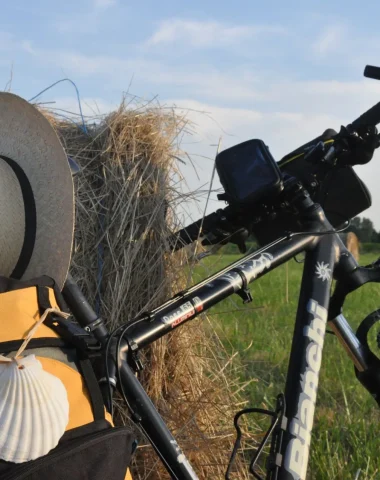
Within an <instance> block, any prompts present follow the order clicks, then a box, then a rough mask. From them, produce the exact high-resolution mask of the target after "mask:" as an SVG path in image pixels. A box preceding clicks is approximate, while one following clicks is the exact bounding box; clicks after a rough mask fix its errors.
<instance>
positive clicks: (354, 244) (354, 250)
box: [341, 232, 360, 262]
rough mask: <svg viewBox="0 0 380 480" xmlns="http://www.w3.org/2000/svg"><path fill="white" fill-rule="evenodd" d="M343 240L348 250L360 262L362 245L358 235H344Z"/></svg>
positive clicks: (349, 233) (350, 233)
mask: <svg viewBox="0 0 380 480" xmlns="http://www.w3.org/2000/svg"><path fill="white" fill-rule="evenodd" d="M341 238H342V240H343V243H344V245H345V246H346V248H347V250H348V251H349V252H350V253H351V254H352V255H353V256H354V258H355V260H356V261H357V262H358V261H359V257H360V252H359V250H360V243H359V239H358V237H357V236H356V234H355V233H354V232H348V233H345V234H342V235H341Z"/></svg>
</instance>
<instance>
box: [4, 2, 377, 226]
mask: <svg viewBox="0 0 380 480" xmlns="http://www.w3.org/2000/svg"><path fill="white" fill-rule="evenodd" d="M379 15H380V3H377V2H372V3H371V6H370V8H369V5H367V7H366V8H363V7H362V6H360V5H359V3H358V2H357V1H355V2H354V1H340V0H339V1H335V2H327V1H319V2H295V1H286V2H283V1H280V0H276V1H266V2H258V1H255V0H235V1H234V2H220V1H219V2H217V1H214V0H211V1H210V0H208V1H207V2H205V1H203V2H201V1H200V0H193V1H191V2H179V1H178V0H177V1H172V0H162V1H160V2H156V1H147V0H145V1H141V2H128V1H122V0H86V1H81V0H77V1H75V2H74V1H65V2H52V1H39V0H35V1H33V2H30V1H26V0H24V1H19V2H13V3H12V2H6V3H4V5H2V14H1V17H0V88H5V87H6V85H7V83H8V81H9V79H10V74H11V71H12V86H11V88H12V91H13V92H14V93H17V94H19V95H21V96H23V97H24V98H27V99H29V98H31V97H33V96H34V95H35V94H36V93H38V92H39V91H41V90H42V89H43V88H44V87H46V86H47V85H49V84H51V83H52V82H54V81H56V80H59V79H60V78H63V77H70V78H71V79H72V80H74V81H75V82H76V84H77V85H78V88H79V90H80V93H81V97H82V99H83V108H84V111H85V112H86V113H91V112H92V111H94V110H96V111H100V112H102V113H103V112H106V111H109V110H110V109H112V108H113V107H114V106H115V105H117V103H118V102H119V100H120V98H121V96H122V93H123V91H126V90H128V89H129V91H130V92H131V93H133V94H135V95H138V96H140V97H143V98H146V99H150V98H152V97H154V96H156V95H157V96H158V98H159V101H160V102H161V103H162V104H164V105H176V106H177V107H178V109H179V110H178V111H179V112H182V113H183V114H186V115H187V116H188V118H189V120H191V121H193V122H194V124H195V127H194V128H195V131H196V132H195V134H194V135H193V136H192V137H189V138H185V139H184V144H183V148H184V149H185V150H186V151H187V152H188V153H189V154H190V155H192V157H193V160H194V163H195V164H196V167H197V170H198V177H199V178H198V177H197V176H196V175H195V174H194V172H193V169H192V167H190V166H187V167H182V168H183V174H184V175H185V177H186V181H187V183H188V185H189V186H188V188H190V189H194V188H198V187H200V186H203V188H207V185H208V182H209V180H210V177H211V171H212V165H213V156H214V152H215V143H216V142H217V141H218V139H219V137H220V136H222V148H223V147H226V146H229V145H232V144H234V143H238V142H241V141H244V140H247V139H249V138H255V137H256V138H257V137H258V138H262V139H263V140H265V141H266V143H267V144H268V145H269V146H270V148H271V150H272V153H273V154H274V155H275V156H276V158H278V159H280V158H281V156H283V155H285V154H286V153H288V151H290V150H292V149H294V148H296V147H297V146H298V145H300V144H302V143H304V142H305V141H307V140H309V139H311V138H313V137H315V136H316V135H318V134H319V133H321V132H322V131H323V130H324V129H326V128H328V127H333V128H336V129H337V128H339V126H340V125H341V124H345V123H349V122H350V121H351V120H353V119H354V118H356V117H357V116H358V115H359V114H360V113H361V112H362V111H364V110H366V109H367V108H369V107H370V106H371V105H373V104H374V103H376V102H378V101H379V100H380V82H375V81H372V80H368V79H364V78H363V77H362V72H363V68H364V66H365V65H366V64H367V63H369V64H375V65H380V33H379V30H378V18H379ZM2 86H3V87H2ZM41 99H42V100H43V101H55V102H56V105H57V106H59V107H62V108H67V109H69V110H72V111H77V104H76V101H75V94H74V91H73V88H72V87H71V86H70V85H69V84H60V85H59V86H57V87H55V88H54V89H53V90H50V91H49V92H47V93H46V94H44V95H43V97H42V98H41ZM357 171H358V173H359V174H360V175H361V176H362V177H363V178H364V180H365V181H366V182H367V184H368V186H369V188H370V190H371V192H372V194H373V202H374V203H377V205H378V206H377V208H376V207H372V208H371V209H370V210H368V211H367V212H366V215H368V216H370V217H371V218H372V220H373V221H374V222H375V224H376V226H377V227H378V228H380V218H379V214H380V191H379V190H380V189H379V188H378V186H377V179H378V178H379V177H380V176H379V174H380V156H379V155H378V156H377V158H376V159H375V160H374V161H373V162H372V163H371V164H370V165H367V166H365V167H359V168H358V169H357ZM213 186H214V187H218V183H217V182H216V183H215V184H214V185H213ZM202 202H203V200H201V201H200V202H198V206H199V211H201V210H202V208H203V203H202ZM216 207H217V203H216V201H215V195H213V196H212V201H211V203H210V206H209V211H210V210H213V209H215V208H216ZM191 212H192V214H193V215H194V216H195V215H196V214H197V212H196V210H195V208H194V206H192V207H191ZM378 218H379V219H378Z"/></svg>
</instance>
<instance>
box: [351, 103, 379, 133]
mask: <svg viewBox="0 0 380 480" xmlns="http://www.w3.org/2000/svg"><path fill="white" fill-rule="evenodd" d="M379 123H380V102H379V103H377V104H376V105H374V106H373V107H371V108H370V109H369V110H367V111H366V112H364V113H363V114H362V115H360V117H358V118H357V119H356V120H354V121H353V122H352V123H351V125H352V126H353V127H354V128H359V127H364V126H369V125H373V126H375V125H378V124H379Z"/></svg>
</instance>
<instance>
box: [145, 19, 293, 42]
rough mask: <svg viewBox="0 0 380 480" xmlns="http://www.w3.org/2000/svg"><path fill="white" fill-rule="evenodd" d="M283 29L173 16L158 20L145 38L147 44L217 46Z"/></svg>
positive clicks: (281, 31)
mask: <svg viewBox="0 0 380 480" xmlns="http://www.w3.org/2000/svg"><path fill="white" fill-rule="evenodd" d="M284 32H285V29H284V28H282V27H276V26H249V25H227V24H224V23H221V22H216V21H194V20H183V19H180V18H173V19H169V20H165V21H163V22H161V24H160V25H159V27H158V29H157V31H156V32H155V33H154V34H153V35H152V36H151V37H150V38H149V39H148V40H147V42H146V45H147V46H157V45H165V44H177V43H182V44H187V45H190V46H192V47H195V48H203V47H220V46H226V45H231V44H236V43H239V42H241V41H242V40H247V39H249V38H252V37H255V36H257V35H260V34H266V33H267V34H280V33H284Z"/></svg>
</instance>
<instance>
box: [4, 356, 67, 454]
mask: <svg viewBox="0 0 380 480" xmlns="http://www.w3.org/2000/svg"><path fill="white" fill-rule="evenodd" d="M68 421H69V402H68V398H67V392H66V389H65V387H64V385H63V383H62V382H61V380H60V379H59V378H57V377H55V376H54V375H51V374H50V373H48V372H46V371H44V370H43V368H42V365H41V363H40V362H39V361H38V360H37V359H36V357H35V356H34V355H28V356H26V357H23V358H20V359H17V361H15V360H13V361H12V362H10V363H0V458H1V459H3V460H6V461H9V462H14V463H22V462H26V461H29V460H35V459H36V458H39V457H42V456H43V455H46V454H47V453H48V452H49V451H50V450H51V449H52V448H54V447H55V446H56V445H57V444H58V442H59V439H60V438H61V437H62V435H63V434H64V432H65V429H66V426H67V424H68Z"/></svg>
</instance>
